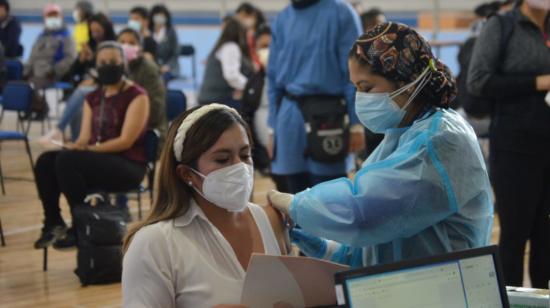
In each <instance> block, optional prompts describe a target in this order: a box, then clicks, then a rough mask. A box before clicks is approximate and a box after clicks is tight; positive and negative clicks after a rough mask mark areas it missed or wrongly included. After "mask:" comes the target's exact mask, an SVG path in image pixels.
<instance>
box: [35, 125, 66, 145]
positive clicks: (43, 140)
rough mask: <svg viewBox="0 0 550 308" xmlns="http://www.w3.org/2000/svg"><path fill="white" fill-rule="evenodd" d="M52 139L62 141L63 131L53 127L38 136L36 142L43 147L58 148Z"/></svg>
mask: <svg viewBox="0 0 550 308" xmlns="http://www.w3.org/2000/svg"><path fill="white" fill-rule="evenodd" d="M52 140H53V141H58V142H61V143H63V132H62V131H61V130H59V128H54V129H52V130H50V131H49V132H48V133H47V134H45V135H44V136H42V137H40V138H39V139H38V143H39V144H40V145H42V146H43V147H45V148H58V146H56V145H54V144H53V143H52Z"/></svg>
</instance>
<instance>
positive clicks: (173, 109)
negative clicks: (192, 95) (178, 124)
mask: <svg viewBox="0 0 550 308" xmlns="http://www.w3.org/2000/svg"><path fill="white" fill-rule="evenodd" d="M186 109H187V97H186V96H185V93H183V92H182V91H179V90H168V91H166V118H167V119H168V122H172V121H173V120H174V119H175V118H176V117H177V116H178V115H180V114H181V113H183V112H185V110H186Z"/></svg>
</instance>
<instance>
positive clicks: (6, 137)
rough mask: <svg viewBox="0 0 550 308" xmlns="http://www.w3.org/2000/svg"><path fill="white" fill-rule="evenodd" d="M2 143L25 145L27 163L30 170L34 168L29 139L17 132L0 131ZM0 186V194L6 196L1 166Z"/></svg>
mask: <svg viewBox="0 0 550 308" xmlns="http://www.w3.org/2000/svg"><path fill="white" fill-rule="evenodd" d="M4 141H23V142H24V143H25V149H26V150H27V155H28V156H29V161H30V163H31V169H32V168H33V166H34V163H33V161H32V154H31V148H30V146H29V139H28V138H27V135H25V134H24V133H22V132H18V131H5V130H0V143H2V142H4ZM0 186H2V194H3V195H5V194H6V188H5V187H4V175H3V173H2V166H1V165H0Z"/></svg>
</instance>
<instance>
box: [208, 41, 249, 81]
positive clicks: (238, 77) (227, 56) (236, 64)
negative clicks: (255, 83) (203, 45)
mask: <svg viewBox="0 0 550 308" xmlns="http://www.w3.org/2000/svg"><path fill="white" fill-rule="evenodd" d="M242 57H243V55H242V52H241V49H240V48H239V45H237V43H235V42H227V43H225V44H223V45H221V46H220V48H219V49H218V50H217V51H216V58H217V59H218V60H219V61H220V63H221V64H222V74H223V78H224V79H225V81H227V83H228V84H229V85H230V86H231V87H232V88H233V89H235V90H244V88H245V86H246V83H247V81H248V79H247V78H246V76H244V75H243V74H242V73H241V60H242Z"/></svg>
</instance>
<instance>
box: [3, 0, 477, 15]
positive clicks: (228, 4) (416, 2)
mask: <svg viewBox="0 0 550 308" xmlns="http://www.w3.org/2000/svg"><path fill="white" fill-rule="evenodd" d="M436 1H437V0H368V1H353V2H357V3H360V4H361V5H362V6H363V7H364V8H369V7H373V6H376V7H379V8H381V9H382V10H385V11H395V12H418V11H423V10H431V9H433V7H434V3H435V2H436ZM11 2H12V6H13V8H14V9H16V10H21V11H29V10H30V11H32V10H40V9H41V8H42V7H43V6H44V4H46V3H49V2H56V3H59V4H60V5H62V6H63V7H66V8H69V7H73V5H74V3H75V2H76V1H75V0H52V1H47V0H12V1H11ZM93 2H94V4H95V5H96V7H97V8H99V9H101V10H106V11H127V10H128V9H129V8H130V7H132V6H134V5H138V4H140V5H145V6H150V5H152V4H153V3H164V4H166V5H168V6H169V7H170V8H171V9H172V10H174V11H177V12H182V13H183V12H202V13H211V14H217V15H225V13H226V12H228V11H232V10H234V9H235V8H236V7H237V6H238V5H239V3H241V2H242V1H240V0H199V1H198V0H157V1H154V0H153V1H146V0H96V1H93ZM248 2H250V3H252V4H255V5H257V6H258V7H260V8H261V9H263V10H265V11H267V12H277V11H279V10H281V9H282V8H283V7H284V6H285V5H287V4H288V3H289V0H248ZM482 2H484V1H483V0H439V3H440V6H441V9H442V10H466V11H469V10H471V9H472V8H474V7H475V6H476V5H478V4H480V3H482Z"/></svg>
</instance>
